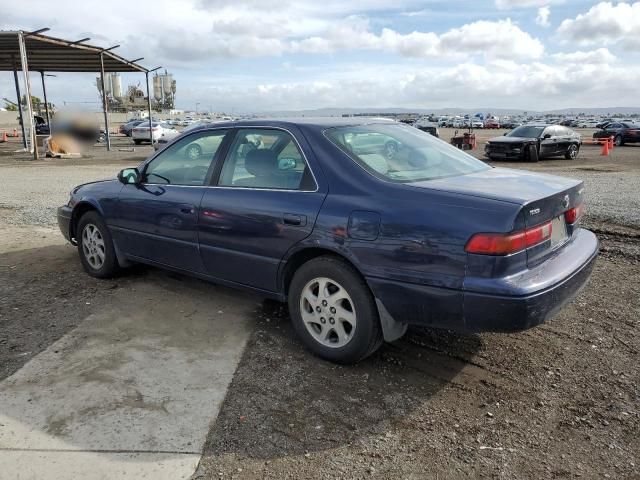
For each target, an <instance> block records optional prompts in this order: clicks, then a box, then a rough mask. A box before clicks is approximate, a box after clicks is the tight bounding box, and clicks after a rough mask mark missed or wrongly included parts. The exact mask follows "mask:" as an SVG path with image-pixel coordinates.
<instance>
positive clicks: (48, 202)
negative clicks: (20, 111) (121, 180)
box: [0, 137, 153, 226]
mask: <svg viewBox="0 0 640 480" xmlns="http://www.w3.org/2000/svg"><path fill="white" fill-rule="evenodd" d="M19 146H20V145H19V143H18V142H17V141H16V140H15V139H11V142H9V143H7V144H0V178H2V188H1V189H0V210H4V213H5V215H4V216H3V221H4V222H6V223H7V224H12V225H39V226H55V225H56V209H57V208H58V207H59V206H60V205H64V204H65V203H66V202H67V201H68V200H69V191H70V190H71V189H72V188H73V187H75V186H76V185H79V184H81V183H86V182H90V181H94V180H100V179H104V178H115V176H116V174H117V172H118V171H120V170H121V169H122V168H124V167H127V166H135V165H137V164H138V163H139V162H140V161H142V160H143V159H144V158H146V156H147V155H149V154H150V153H151V152H152V151H153V149H152V148H151V147H150V146H142V147H135V151H134V152H128V151H127V152H122V151H118V149H119V148H132V146H131V145H129V140H128V139H126V138H122V137H120V138H118V137H116V139H115V141H114V145H113V146H114V151H112V152H110V153H108V152H106V150H105V147H104V146H98V147H91V148H90V149H89V150H88V151H87V152H86V153H85V155H84V157H83V158H80V159H65V160H61V159H41V160H39V161H33V160H28V159H27V158H28V157H26V156H25V155H24V154H21V155H16V154H10V152H13V151H14V150H16V149H18V148H19ZM3 154H4V155H3ZM25 179H28V181H25Z"/></svg>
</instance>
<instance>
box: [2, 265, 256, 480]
mask: <svg viewBox="0 0 640 480" xmlns="http://www.w3.org/2000/svg"><path fill="white" fill-rule="evenodd" d="M149 276H150V277H152V279H151V281H145V282H144V283H143V282H141V283H140V284H136V287H135V290H133V291H124V289H123V291H122V292H120V293H119V294H118V295H117V296H116V299H117V301H116V302H114V304H113V306H112V307H110V308H109V309H108V311H102V312H96V313H94V314H92V315H91V316H89V317H88V318H87V319H86V320H85V321H84V322H83V323H82V324H81V325H80V326H79V327H78V328H76V329H75V330H73V331H72V332H71V333H70V334H68V335H66V336H65V337H63V338H62V339H60V340H59V341H57V342H55V343H54V344H52V345H51V346H50V347H49V348H48V349H47V350H45V351H44V352H43V353H41V354H40V355H38V356H37V357H35V358H34V359H32V360H31V361H30V362H29V363H27V364H26V365H25V366H24V367H23V368H22V369H21V370H19V371H18V372H16V373H15V374H14V375H13V376H11V377H9V378H7V379H6V380H5V381H3V382H2V383H0V465H2V468H0V478H3V479H4V478H7V479H8V478H11V479H15V478H38V479H48V478H51V479H53V478H55V479H59V478H118V476H123V475H125V476H127V478H131V477H132V476H133V477H135V478H140V477H144V476H148V477H149V478H174V479H175V478H188V477H189V476H190V475H191V474H192V473H193V471H194V469H195V467H196V465H197V462H198V458H199V455H200V452H201V450H202V446H203V444H204V441H205V438H206V435H207V432H208V429H209V426H210V423H211V422H212V421H213V420H214V419H215V418H216V416H217V413H218V411H219V408H220V406H221V403H222V401H223V399H224V396H225V393H226V390H227V387H228V385H229V383H230V381H231V378H232V376H233V373H234V371H235V369H236V366H237V363H238V361H239V360H240V356H241V354H242V351H243V349H244V345H245V343H246V340H247V338H248V334H249V324H250V314H251V312H252V310H253V307H254V305H255V301H254V300H255V299H253V298H252V297H248V296H247V297H244V298H243V295H242V294H235V293H234V292H230V291H228V290H225V289H218V288H216V287H213V286H209V285H207V284H204V283H202V282H198V281H191V280H188V279H187V280H186V281H182V282H181V281H178V280H175V281H174V280H172V279H171V278H169V277H167V276H166V274H162V273H160V274H159V273H155V274H154V275H149ZM145 280H146V279H145ZM243 300H244V301H243ZM159 472H165V473H166V474H167V476H166V477H165V476H164V474H162V475H161V474H160V473H159Z"/></svg>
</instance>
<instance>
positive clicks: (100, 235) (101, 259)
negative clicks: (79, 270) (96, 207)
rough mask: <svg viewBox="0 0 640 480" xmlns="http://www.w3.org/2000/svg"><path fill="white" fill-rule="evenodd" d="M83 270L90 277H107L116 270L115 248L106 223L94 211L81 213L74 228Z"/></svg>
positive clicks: (117, 267) (117, 268)
mask: <svg viewBox="0 0 640 480" xmlns="http://www.w3.org/2000/svg"><path fill="white" fill-rule="evenodd" d="M75 231H76V232H77V233H76V240H77V242H78V253H79V254H80V261H81V262H82V266H83V267H84V270H85V271H86V272H87V273H88V274H89V275H91V276H92V277H97V278H109V277H112V276H113V275H115V274H116V273H117V272H118V270H119V266H118V261H117V259H116V253H115V249H114V248H113V241H112V240H111V234H110V233H109V230H108V229H107V225H106V224H105V223H104V220H102V217H101V216H100V214H99V213H98V212H96V211H90V212H87V213H85V214H84V215H82V217H81V218H80V220H79V221H78V226H77V228H76V229H75Z"/></svg>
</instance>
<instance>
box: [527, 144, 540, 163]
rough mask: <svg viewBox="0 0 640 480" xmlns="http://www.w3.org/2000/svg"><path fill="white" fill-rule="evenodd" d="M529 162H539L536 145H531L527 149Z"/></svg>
mask: <svg viewBox="0 0 640 480" xmlns="http://www.w3.org/2000/svg"><path fill="white" fill-rule="evenodd" d="M527 160H528V161H529V162H537V161H538V160H539V158H538V148H537V147H536V146H535V145H529V147H528V148H527Z"/></svg>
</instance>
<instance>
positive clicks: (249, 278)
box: [199, 188, 325, 291]
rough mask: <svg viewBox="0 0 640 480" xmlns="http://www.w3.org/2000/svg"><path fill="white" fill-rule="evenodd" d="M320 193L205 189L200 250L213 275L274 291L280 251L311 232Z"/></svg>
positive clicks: (283, 253) (280, 256)
mask: <svg viewBox="0 0 640 480" xmlns="http://www.w3.org/2000/svg"><path fill="white" fill-rule="evenodd" d="M324 197H325V193H323V192H291V191H278V190H257V189H256V190H252V189H237V188H209V189H207V191H206V192H205V194H204V197H203V198H202V204H201V209H200V218H199V232H200V233H199V239H200V252H201V255H202V260H203V262H204V266H205V268H206V270H207V272H208V273H209V274H210V275H213V276H214V277H217V278H220V279H223V280H229V281H232V282H237V283H241V284H244V285H249V286H252V287H255V288H260V289H263V290H269V291H276V290H277V285H276V277H277V273H278V266H279V263H280V260H281V259H282V257H284V255H285V253H286V252H287V251H288V250H289V249H290V248H291V247H292V246H293V245H294V244H296V243H297V242H299V241H301V240H303V239H304V238H305V237H307V236H309V235H310V234H311V231H312V230H313V225H314V223H315V219H316V216H317V214H318V211H319V210H320V207H321V205H322V202H323V201H324Z"/></svg>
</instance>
